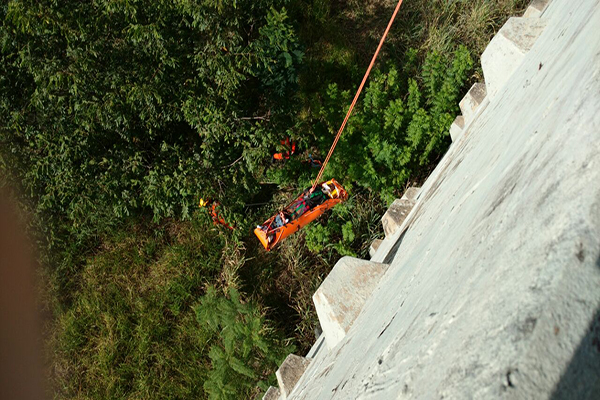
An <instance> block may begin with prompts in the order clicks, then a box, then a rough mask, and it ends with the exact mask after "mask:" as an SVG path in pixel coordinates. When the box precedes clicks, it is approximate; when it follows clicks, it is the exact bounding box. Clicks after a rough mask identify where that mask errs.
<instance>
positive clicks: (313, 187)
mask: <svg viewBox="0 0 600 400" xmlns="http://www.w3.org/2000/svg"><path fill="white" fill-rule="evenodd" d="M402 1H403V0H398V4H397V5H396V9H395V10H394V14H392V18H391V19H390V22H389V23H388V26H387V28H386V29H385V32H384V33H383V36H382V37H381V40H380V41H379V46H377V50H375V54H373V59H372V60H371V64H369V68H367V72H365V76H364V77H363V80H362V82H361V83H360V86H359V87H358V90H357V91H356V95H355V96H354V100H352V104H350V108H349V109H348V112H347V113H346V118H344V122H342V126H341V127H340V129H339V130H338V133H337V135H336V136H335V140H334V141H333V144H332V145H331V148H330V149H329V153H327V157H326V158H325V161H323V165H322V166H321V170H320V171H319V174H318V175H317V178H316V179H315V182H314V183H313V186H312V189H311V191H313V190H315V187H317V184H318V183H319V180H320V179H321V176H322V175H323V171H325V167H326V166H327V163H328V162H329V159H330V158H331V155H332V154H333V150H334V149H335V146H336V145H337V143H338V141H339V140H340V136H342V132H344V128H345V127H346V124H347V123H348V119H350V114H352V110H354V106H355V105H356V102H357V101H358V98H359V96H360V93H361V92H362V90H363V87H364V86H365V82H367V78H368V77H369V74H370V73H371V69H372V68H373V65H374V64H375V60H376V59H377V56H378V55H379V50H381V47H382V46H383V42H385V38H386V37H387V35H388V32H389V31H390V28H391V27H392V23H393V22H394V19H395V18H396V14H398V10H400V6H401V5H402Z"/></svg>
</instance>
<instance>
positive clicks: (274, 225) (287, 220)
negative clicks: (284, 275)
mask: <svg viewBox="0 0 600 400" xmlns="http://www.w3.org/2000/svg"><path fill="white" fill-rule="evenodd" d="M347 198H348V193H347V192H346V190H345V189H344V188H343V187H342V185H340V184H339V183H338V182H337V181H336V180H335V179H332V180H330V181H327V182H322V183H321V184H319V185H317V186H316V187H315V190H313V191H311V190H310V188H309V189H306V190H305V191H304V192H302V194H300V196H298V197H297V198H296V199H295V200H294V201H292V202H291V203H290V204H289V205H288V206H287V207H285V208H284V209H283V211H280V212H278V213H277V214H275V215H274V216H272V217H271V218H269V219H268V220H266V221H265V223H264V224H262V225H259V226H257V227H256V229H254V234H255V235H256V237H257V238H258V240H260V243H261V244H262V245H263V246H264V248H265V249H266V250H267V251H270V250H272V249H273V248H274V247H275V246H276V245H277V244H278V243H279V242H281V241H282V240H283V239H285V238H286V237H288V236H290V235H291V234H293V233H296V232H298V231H299V230H300V229H302V228H303V227H304V226H306V225H308V224H309V223H311V222H312V221H314V220H315V219H317V218H319V217H320V216H321V215H322V214H323V213H324V212H325V211H327V210H329V209H330V208H333V207H334V206H335V205H336V204H339V203H341V202H343V201H345V200H346V199H347Z"/></svg>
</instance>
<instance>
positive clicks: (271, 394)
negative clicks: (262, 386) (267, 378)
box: [262, 386, 281, 400]
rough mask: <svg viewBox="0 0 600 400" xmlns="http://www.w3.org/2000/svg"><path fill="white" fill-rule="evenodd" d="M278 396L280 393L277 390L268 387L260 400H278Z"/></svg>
mask: <svg viewBox="0 0 600 400" xmlns="http://www.w3.org/2000/svg"><path fill="white" fill-rule="evenodd" d="M280 395H281V392H279V389H278V388H276V387H273V386H269V390H267V392H266V393H265V395H264V396H263V398H262V400H279V396H280Z"/></svg>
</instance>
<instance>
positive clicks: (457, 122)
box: [450, 115, 465, 142]
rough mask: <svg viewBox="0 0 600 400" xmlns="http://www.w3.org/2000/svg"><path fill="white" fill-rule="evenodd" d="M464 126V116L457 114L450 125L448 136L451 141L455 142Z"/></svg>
mask: <svg viewBox="0 0 600 400" xmlns="http://www.w3.org/2000/svg"><path fill="white" fill-rule="evenodd" d="M464 128H465V118H464V117H463V116H462V115H459V116H457V117H456V118H455V119H454V122H453V123H452V125H451V126H450V137H451V138H452V141H453V142H456V141H457V140H458V139H459V138H460V136H461V135H462V133H463V129H464Z"/></svg>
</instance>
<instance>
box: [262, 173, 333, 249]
mask: <svg viewBox="0 0 600 400" xmlns="http://www.w3.org/2000/svg"><path fill="white" fill-rule="evenodd" d="M310 189H311V188H308V189H306V190H305V191H304V192H302V195H301V196H300V197H298V199H296V201H294V202H293V203H292V204H290V205H289V206H288V207H287V208H286V209H284V210H283V211H282V212H280V213H279V214H278V215H277V216H276V217H275V220H274V221H273V225H271V229H278V228H281V227H282V226H284V225H285V224H287V223H289V222H290V221H293V220H295V219H298V218H300V217H301V216H302V215H304V214H305V213H306V212H308V211H310V210H311V209H313V208H315V207H318V206H320V205H321V204H323V203H324V202H325V200H327V199H328V198H329V197H330V193H331V187H330V186H329V185H328V184H327V183H323V184H322V185H320V186H317V187H316V188H315V190H314V191H313V192H312V193H311V191H310ZM260 228H261V229H262V228H263V227H260ZM271 240H272V235H270V237H269V241H271Z"/></svg>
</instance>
